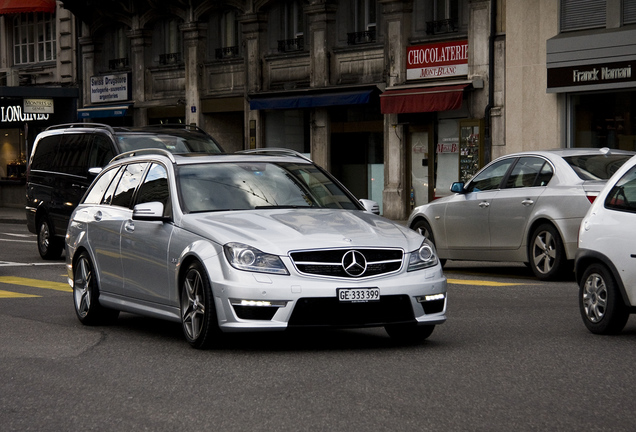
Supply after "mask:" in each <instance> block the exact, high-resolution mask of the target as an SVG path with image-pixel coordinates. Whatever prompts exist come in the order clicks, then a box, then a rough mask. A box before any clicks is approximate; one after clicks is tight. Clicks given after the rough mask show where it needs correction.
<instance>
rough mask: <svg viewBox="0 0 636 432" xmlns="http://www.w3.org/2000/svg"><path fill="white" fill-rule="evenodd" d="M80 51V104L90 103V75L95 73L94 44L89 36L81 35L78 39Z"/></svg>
mask: <svg viewBox="0 0 636 432" xmlns="http://www.w3.org/2000/svg"><path fill="white" fill-rule="evenodd" d="M78 43H79V46H80V47H81V49H82V51H81V53H82V73H83V75H84V76H83V77H82V78H81V79H82V96H83V97H82V106H87V105H89V104H90V103H91V77H92V76H93V75H95V44H94V42H93V38H92V37H90V36H82V37H80V38H79V40H78Z"/></svg>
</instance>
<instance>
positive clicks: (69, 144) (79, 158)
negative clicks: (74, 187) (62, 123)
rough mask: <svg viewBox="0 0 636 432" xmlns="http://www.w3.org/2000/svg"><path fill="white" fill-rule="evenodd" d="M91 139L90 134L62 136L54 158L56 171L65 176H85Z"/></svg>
mask: <svg viewBox="0 0 636 432" xmlns="http://www.w3.org/2000/svg"><path fill="white" fill-rule="evenodd" d="M91 138H92V135H90V134H75V133H74V134H64V135H63V136H62V141H61V143H60V147H59V150H58V152H57V155H56V158H55V166H56V167H57V169H58V170H59V171H60V172H64V173H67V174H73V175H77V176H85V175H86V172H87V169H88V167H87V166H86V157H87V155H88V148H89V146H90V142H91Z"/></svg>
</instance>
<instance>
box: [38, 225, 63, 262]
mask: <svg viewBox="0 0 636 432" xmlns="http://www.w3.org/2000/svg"><path fill="white" fill-rule="evenodd" d="M37 233H38V252H40V256H41V257H42V258H44V259H45V260H55V259H58V258H59V257H60V256H61V255H62V251H63V250H64V241H63V239H61V238H59V237H56V236H55V233H54V232H53V229H52V227H51V223H50V222H49V219H48V218H47V217H46V216H43V217H41V218H40V220H39V221H38V226H37Z"/></svg>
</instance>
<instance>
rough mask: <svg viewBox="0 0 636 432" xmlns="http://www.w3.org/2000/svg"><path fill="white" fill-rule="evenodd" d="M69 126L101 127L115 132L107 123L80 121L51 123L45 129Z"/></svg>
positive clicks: (66, 127)
mask: <svg viewBox="0 0 636 432" xmlns="http://www.w3.org/2000/svg"><path fill="white" fill-rule="evenodd" d="M70 128H102V129H106V130H107V131H108V132H110V133H112V134H114V133H115V130H114V129H113V128H112V127H111V126H109V125H107V124H103V123H82V122H77V123H63V124H58V125H53V126H49V127H47V128H46V129H45V130H54V129H70Z"/></svg>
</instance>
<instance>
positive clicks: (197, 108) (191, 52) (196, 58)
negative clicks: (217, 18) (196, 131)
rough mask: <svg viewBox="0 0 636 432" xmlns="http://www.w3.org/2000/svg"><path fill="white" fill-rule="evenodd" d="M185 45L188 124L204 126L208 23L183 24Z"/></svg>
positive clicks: (181, 28)
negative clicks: (203, 104)
mask: <svg viewBox="0 0 636 432" xmlns="http://www.w3.org/2000/svg"><path fill="white" fill-rule="evenodd" d="M180 30H181V31H182V32H183V45H184V48H185V99H186V112H185V114H186V124H195V125H197V126H199V127H202V126H203V113H202V111H201V96H200V95H201V93H203V87H204V86H203V72H204V69H203V60H204V59H205V42H206V36H207V25H205V24H201V23H196V22H189V23H185V24H182V25H181V27H180Z"/></svg>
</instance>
